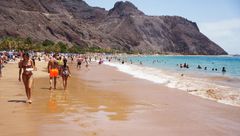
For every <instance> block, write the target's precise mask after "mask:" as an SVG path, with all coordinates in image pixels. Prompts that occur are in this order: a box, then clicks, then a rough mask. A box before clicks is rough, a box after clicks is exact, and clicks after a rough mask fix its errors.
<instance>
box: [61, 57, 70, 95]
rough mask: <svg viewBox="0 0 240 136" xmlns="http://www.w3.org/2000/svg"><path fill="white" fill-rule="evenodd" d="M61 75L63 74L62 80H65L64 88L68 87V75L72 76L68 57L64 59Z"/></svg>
mask: <svg viewBox="0 0 240 136" xmlns="http://www.w3.org/2000/svg"><path fill="white" fill-rule="evenodd" d="M61 75H62V80H63V88H64V90H66V89H67V83H68V82H67V81H68V77H70V76H71V72H70V69H69V66H68V65H67V59H64V60H63V66H62V67H61Z"/></svg>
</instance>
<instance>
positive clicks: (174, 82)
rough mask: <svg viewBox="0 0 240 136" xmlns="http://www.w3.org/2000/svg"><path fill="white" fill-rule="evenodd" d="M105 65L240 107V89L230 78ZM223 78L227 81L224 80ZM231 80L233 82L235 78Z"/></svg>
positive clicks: (120, 65) (141, 67) (124, 65)
mask: <svg viewBox="0 0 240 136" xmlns="http://www.w3.org/2000/svg"><path fill="white" fill-rule="evenodd" d="M105 65H108V66H111V67H115V68H117V70H118V71H120V72H123V73H126V74H128V75H130V76H133V77H135V78H138V79H143V80H148V81H151V82H152V83H155V84H159V85H161V86H167V87H169V88H174V89H179V90H182V91H184V92H187V93H189V94H191V95H195V96H198V97H201V98H203V99H209V100H212V101H217V102H219V103H222V104H226V105H230V106H237V107H240V101H239V100H240V89H239V88H238V87H237V86H234V85H231V84H230V83H228V80H229V78H228V77H222V76H207V75H205V76H204V75H201V76H199V77H198V76H196V75H193V73H190V72H188V73H186V72H181V71H167V70H164V69H160V68H154V67H149V66H145V65H136V64H129V63H126V64H120V62H115V61H113V62H105ZM181 73H184V76H181ZM198 74H199V73H197V75H198ZM223 78H224V79H225V80H223ZM230 79H232V80H233V77H232V78H230ZM215 80H216V81H215ZM235 80H236V81H235V83H237V81H239V79H238V78H236V79H235Z"/></svg>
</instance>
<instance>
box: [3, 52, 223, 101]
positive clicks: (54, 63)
mask: <svg viewBox="0 0 240 136" xmlns="http://www.w3.org/2000/svg"><path fill="white" fill-rule="evenodd" d="M16 60H20V61H16ZM37 60H38V61H45V62H47V63H48V64H47V66H46V68H47V72H48V73H49V90H50V91H53V90H56V89H57V82H58V81H59V80H58V79H59V78H61V79H62V87H63V90H67V86H68V79H69V77H71V70H70V66H69V65H68V64H69V63H70V64H71V68H72V67H75V64H76V70H81V69H82V67H83V66H84V65H85V68H86V69H87V70H89V64H90V63H91V62H92V61H93V60H95V61H96V62H97V63H98V64H99V65H101V64H103V63H104V61H109V62H112V61H115V62H119V63H121V64H125V63H128V62H130V64H138V65H140V66H141V65H144V64H143V61H142V60H137V61H135V62H133V60H131V59H130V61H128V59H126V58H125V57H121V56H114V55H106V56H105V55H99V54H98V55H96V54H91V55H80V54H57V53H50V54H46V53H35V52H29V53H27V52H25V53H23V52H4V53H1V52H0V79H1V78H2V69H3V67H4V65H5V64H7V63H8V62H11V61H12V62H16V63H17V62H19V63H18V67H19V75H18V80H19V81H20V82H21V81H22V82H23V84H24V87H25V92H26V96H27V101H26V102H27V103H32V99H31V98H32V93H31V92H32V89H31V88H32V84H33V71H36V70H37V66H36V61H37ZM155 63H164V64H166V63H167V62H166V61H164V60H153V61H152V64H155ZM177 67H179V68H180V69H183V68H185V69H189V68H190V66H189V64H187V63H183V64H177ZM196 68H197V69H203V68H202V66H201V65H198V66H197V67H196ZM207 69H208V67H204V70H207ZM217 70H218V69H217V68H212V71H217ZM222 72H223V73H225V72H226V68H225V67H222ZM182 75H183V74H182Z"/></svg>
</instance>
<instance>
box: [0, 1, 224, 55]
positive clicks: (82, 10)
mask: <svg viewBox="0 0 240 136" xmlns="http://www.w3.org/2000/svg"><path fill="white" fill-rule="evenodd" d="M4 36H18V37H25V38H26V37H31V38H33V39H35V40H38V41H42V40H45V39H49V40H53V41H64V42H69V43H75V44H77V45H79V46H81V47H92V46H97V47H101V48H106V49H116V50H122V51H136V52H143V53H174V54H194V55H223V54H227V53H226V52H225V51H224V50H223V49H222V48H221V47H219V46H218V45H217V44H215V43H214V42H212V41H211V40H209V39H208V38H207V37H206V36H205V35H204V34H202V33H201V32H200V30H199V28H198V27H197V24H196V23H194V22H191V21H189V20H187V19H185V18H183V17H178V16H147V15H145V14H144V13H143V12H142V11H140V10H139V9H138V8H137V7H136V6H135V5H133V4H132V3H131V2H128V1H126V2H117V3H116V4H115V5H114V7H113V8H112V9H111V10H109V11H107V10H105V9H103V8H99V7H91V6H89V5H88V4H87V3H86V2H85V1H83V0H31V1H29V0H0V37H4Z"/></svg>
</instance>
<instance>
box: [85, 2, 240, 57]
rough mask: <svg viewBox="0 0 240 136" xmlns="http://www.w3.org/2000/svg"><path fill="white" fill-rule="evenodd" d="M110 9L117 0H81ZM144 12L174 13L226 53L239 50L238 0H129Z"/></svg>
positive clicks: (239, 18)
mask: <svg viewBox="0 0 240 136" xmlns="http://www.w3.org/2000/svg"><path fill="white" fill-rule="evenodd" d="M85 1H86V2H87V3H88V4H89V5H91V6H98V7H102V8H105V9H107V10H109V9H111V8H112V7H113V6H114V4H115V2H117V0H85ZM129 1H130V2H132V3H133V4H134V5H136V6H137V7H138V9H139V10H141V11H143V12H144V13H145V14H147V15H156V16H158V15H178V16H182V17H185V18H187V19H189V20H191V21H194V22H196V23H197V24H198V26H199V28H200V31H201V32H202V33H203V34H205V35H206V36H208V37H209V38H210V39H211V40H212V41H214V42H215V43H217V44H218V45H220V46H221V47H222V48H224V49H225V50H226V51H227V52H228V53H230V54H237V53H238V54H240V0H129Z"/></svg>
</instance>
